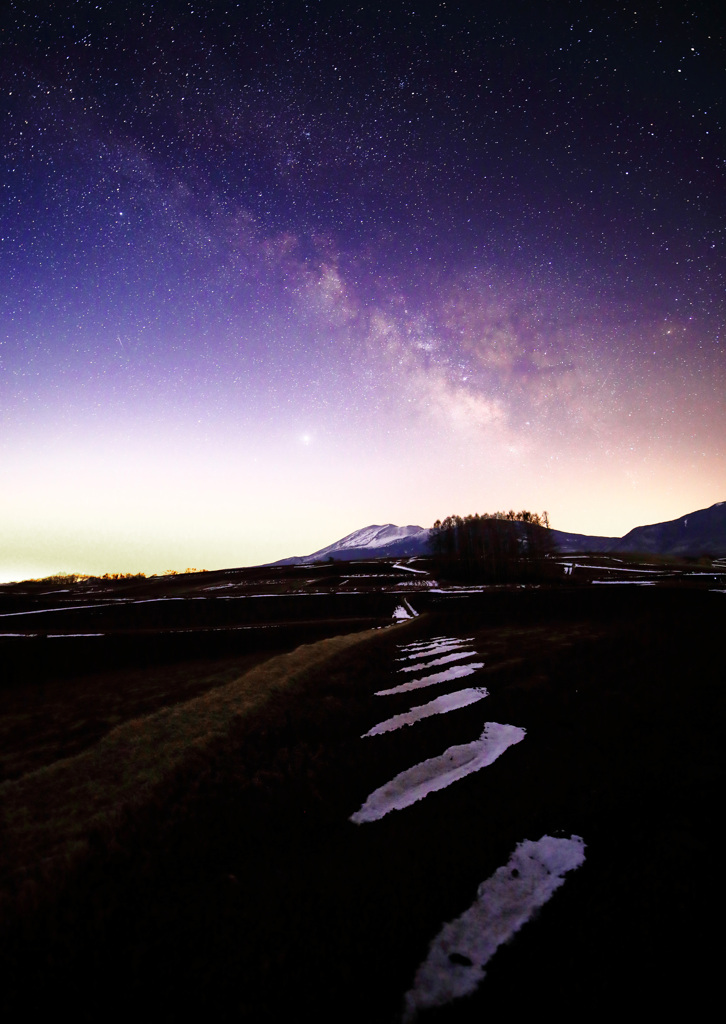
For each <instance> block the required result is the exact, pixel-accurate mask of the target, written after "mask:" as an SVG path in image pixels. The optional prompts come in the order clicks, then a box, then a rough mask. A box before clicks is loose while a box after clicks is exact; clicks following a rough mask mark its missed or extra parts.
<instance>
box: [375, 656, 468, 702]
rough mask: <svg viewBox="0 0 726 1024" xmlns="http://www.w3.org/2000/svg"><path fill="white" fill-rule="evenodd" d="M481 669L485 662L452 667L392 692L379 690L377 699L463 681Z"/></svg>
mask: <svg viewBox="0 0 726 1024" xmlns="http://www.w3.org/2000/svg"><path fill="white" fill-rule="evenodd" d="M480 668H484V662H483V661H474V662H472V663H471V665H452V666H451V668H446V669H444V671H443V672H434V673H433V674H432V675H430V676H423V677H422V678H421V679H411V680H410V682H408V683H401V684H400V685H399V686H392V687H391V689H390V690H377V691H376V697H388V696H390V694H392V693H406V692H407V691H408V690H421V689H423V688H424V687H425V686H433V685H434V683H446V682H448V681H449V680H450V679H462V678H463V677H464V676H470V675H472V674H473V673H474V672H476V671H478V670H479V669H480Z"/></svg>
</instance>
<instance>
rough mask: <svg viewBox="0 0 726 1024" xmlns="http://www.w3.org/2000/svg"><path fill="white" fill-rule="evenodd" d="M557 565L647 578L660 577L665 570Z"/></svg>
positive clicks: (576, 564) (569, 564)
mask: <svg viewBox="0 0 726 1024" xmlns="http://www.w3.org/2000/svg"><path fill="white" fill-rule="evenodd" d="M557 564H558V565H564V566H569V567H570V570H572V569H597V570H598V572H639V573H647V574H648V575H649V576H662V575H663V574H664V572H665V569H626V568H624V567H623V568H621V567H620V566H619V565H589V564H588V565H580V563H579V562H573V563H570V562H558V563H557Z"/></svg>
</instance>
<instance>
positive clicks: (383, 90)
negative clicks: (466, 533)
mask: <svg viewBox="0 0 726 1024" xmlns="http://www.w3.org/2000/svg"><path fill="white" fill-rule="evenodd" d="M472 7H473V8H474V9H473V10H472V9H471V8H472ZM706 9H707V5H705V4H694V3H690V4H682V3H680V2H679V0H668V2H667V3H666V2H664V3H662V4H649V5H642V4H635V3H632V4H625V3H609V2H603V3H597V4H595V3H582V2H571V0H563V2H559V3H557V4H543V3H541V2H536V3H526V2H519V0H511V2H509V3H507V4H501V3H497V4H494V3H491V4H490V3H482V4H478V5H469V4H466V5H465V4H459V3H448V2H447V3H413V2H412V3H409V2H407V0H404V2H400V3H398V2H397V3H394V4H390V5H382V6H379V5H377V4H366V5H352V4H347V3H344V2H338V3H327V2H322V0H321V2H314V0H310V2H309V3H307V4H304V3H292V2H264V0H260V2H257V3H255V4H245V3H240V4H235V3H229V2H217V0H204V2H202V0H199V2H188V3H187V2H169V3H162V2H157V3H154V2H149V0H136V2H127V3H114V2H104V0H90V2H86V0H78V2H70V0H69V2H67V3H62V4H58V3H57V2H52V3H51V2H44V0H26V2H23V0H18V2H12V0H10V2H8V3H7V4H5V5H4V8H3V11H4V13H3V14H2V15H0V45H1V46H2V61H1V62H0V139H1V142H2V165H1V170H0V175H1V177H0V185H1V188H2V191H1V193H0V197H1V198H0V466H1V469H2V473H1V481H2V483H1V485H0V579H6V580H11V579H22V578H26V577H28V576H40V575H46V574H49V573H51V572H56V571H61V570H62V571H77V572H106V571H114V572H131V571H144V572H147V573H151V572H163V571H164V570H166V569H169V568H176V569H184V568H186V567H189V566H192V567H198V568H209V569H214V568H222V567H231V566H238V565H253V564H259V563H262V562H265V561H270V560H273V559H276V558H282V557H285V556H288V555H294V554H306V553H308V552H310V551H313V550H316V549H317V548H319V547H322V546H323V545H325V544H329V543H331V542H332V541H333V540H335V539H336V538H338V537H341V536H343V535H344V534H346V533H349V532H351V531H352V530H355V529H358V528H360V527H363V526H366V525H368V524H370V523H388V522H393V523H397V524H399V525H405V524H409V523H416V524H419V525H422V526H429V525H431V523H432V522H433V520H434V519H436V518H439V517H441V518H443V517H444V516H446V515H448V514H452V513H457V514H461V515H465V514H467V513H473V512H485V511H490V512H491V511H495V510H496V509H500V508H507V509H508V508H510V507H514V508H516V509H519V508H529V509H533V510H538V511H542V510H543V509H547V511H548V512H549V516H550V521H551V523H552V525H553V526H555V527H557V528H559V529H563V530H571V531H576V532H581V533H591V534H604V535H609V536H620V535H621V534H623V533H625V532H626V531H627V530H629V529H631V528H632V527H634V526H637V525H641V524H644V523H651V522H658V521H663V520H666V519H671V518H674V517H676V516H680V515H682V514H685V513H687V512H689V511H693V510H694V509H697V508H703V507H706V506H708V505H710V504H713V503H714V502H716V501H720V500H724V499H726V458H725V455H726V355H725V353H724V349H725V347H726V331H725V323H726V301H725V300H726V296H725V295H724V281H725V280H726V277H725V274H724V272H725V270H726V260H725V258H724V254H725V251H726V250H725V245H726V233H725V227H726V199H725V197H726V180H725V179H726V173H725V172H726V147H725V146H724V118H725V116H726V112H725V110H724V107H725V104H726V74H725V73H724V23H723V21H716V20H715V19H714V16H713V15H711V17H710V19H709V16H708V14H707V13H706Z"/></svg>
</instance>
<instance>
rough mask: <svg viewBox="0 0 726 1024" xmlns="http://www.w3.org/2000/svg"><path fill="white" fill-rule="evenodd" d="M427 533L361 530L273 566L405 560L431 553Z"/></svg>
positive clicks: (408, 529) (408, 528) (390, 526)
mask: <svg viewBox="0 0 726 1024" xmlns="http://www.w3.org/2000/svg"><path fill="white" fill-rule="evenodd" d="M430 533H431V531H430V530H428V529H427V528H426V527H424V526H394V525H393V523H387V524H386V525H385V526H364V527H363V529H361V530H354V531H353V533H349V534H348V535H347V537H343V538H342V539H341V540H337V541H335V543H334V544H329V545H328V546H327V547H325V548H321V549H320V550H319V551H314V552H313V553H312V555H303V556H300V557H292V558H283V559H281V560H280V561H279V562H274V563H273V564H274V565H300V564H302V565H304V564H305V563H306V562H324V561H325V560H326V559H328V558H336V559H340V560H343V561H355V560H356V559H359V558H404V557H406V556H409V557H410V556H412V555H427V554H429V553H430V548H429V543H430Z"/></svg>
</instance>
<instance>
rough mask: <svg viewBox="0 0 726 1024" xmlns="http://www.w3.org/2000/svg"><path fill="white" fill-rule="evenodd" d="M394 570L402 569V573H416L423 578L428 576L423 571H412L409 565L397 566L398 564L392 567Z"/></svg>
mask: <svg viewBox="0 0 726 1024" xmlns="http://www.w3.org/2000/svg"><path fill="white" fill-rule="evenodd" d="M393 568H394V569H403V571H404V572H418V573H421V575H423V576H428V573H427V572H426V570H425V569H412V568H411V566H410V565H399V564H398V562H396V564H395V565H394V566H393Z"/></svg>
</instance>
